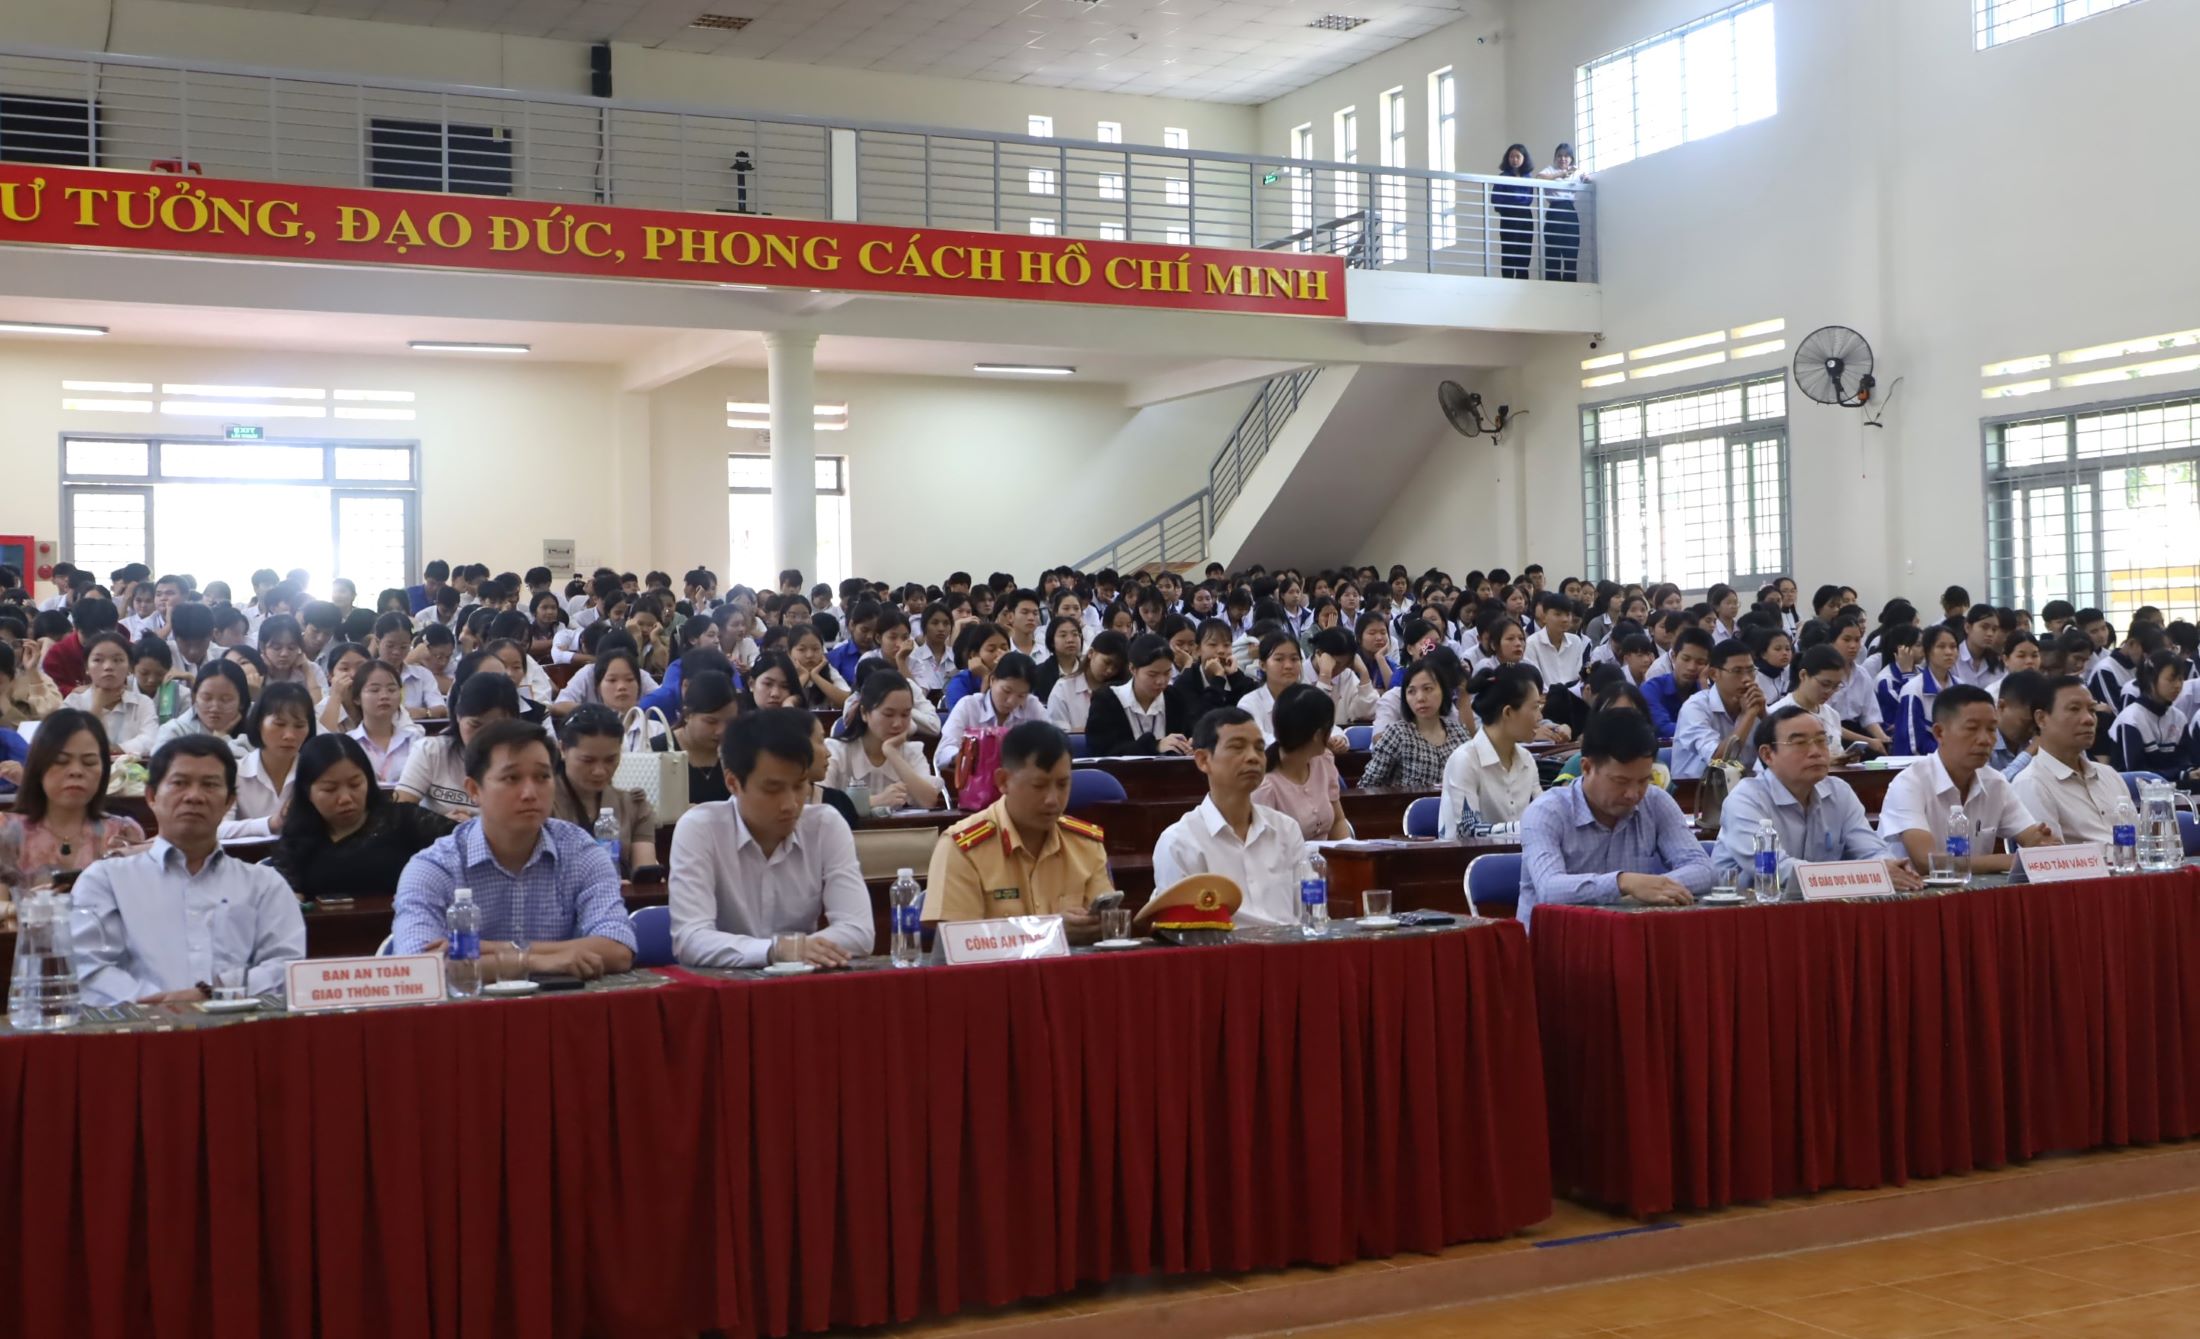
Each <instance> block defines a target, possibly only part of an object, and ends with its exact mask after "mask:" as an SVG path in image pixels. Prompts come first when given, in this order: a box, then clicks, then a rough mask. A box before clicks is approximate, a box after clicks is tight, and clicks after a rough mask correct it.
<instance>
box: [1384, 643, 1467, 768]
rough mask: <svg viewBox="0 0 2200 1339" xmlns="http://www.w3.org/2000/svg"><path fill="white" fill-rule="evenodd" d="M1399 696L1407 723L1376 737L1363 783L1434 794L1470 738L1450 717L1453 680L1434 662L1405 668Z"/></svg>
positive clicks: (1422, 662) (1453, 717)
mask: <svg viewBox="0 0 2200 1339" xmlns="http://www.w3.org/2000/svg"><path fill="white" fill-rule="evenodd" d="M1400 695H1401V697H1402V698H1403V699H1404V702H1405V708H1406V712H1407V716H1406V719H1404V720H1402V721H1399V722H1398V723H1396V724H1395V725H1392V726H1390V727H1388V728H1387V729H1385V730H1384V731H1383V732H1382V733H1381V734H1378V735H1376V736H1375V744H1374V752H1373V756H1372V757H1370V758H1369V759H1368V763H1367V770H1366V771H1365V772H1363V773H1361V775H1360V784H1361V785H1363V786H1403V787H1405V788H1406V789H1408V790H1435V789H1436V788H1438V787H1439V786H1441V785H1442V784H1443V781H1444V766H1445V764H1446V763H1448V762H1450V761H1451V756H1452V754H1453V753H1454V752H1456V751H1457V750H1458V748H1459V746H1460V745H1462V744H1465V743H1466V742H1467V739H1468V733H1467V727H1466V726H1464V725H1462V724H1460V723H1459V719H1458V718H1457V717H1456V716H1454V715H1453V714H1452V679H1451V677H1450V675H1449V674H1448V673H1447V672H1446V671H1445V670H1443V669H1441V668H1439V667H1438V665H1437V664H1436V662H1435V661H1433V660H1431V659H1421V660H1417V661H1415V662H1413V664H1412V665H1411V666H1409V667H1408V668H1407V670H1406V681H1405V683H1404V684H1403V685H1401V688H1400Z"/></svg>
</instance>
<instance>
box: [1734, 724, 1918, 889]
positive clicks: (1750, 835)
mask: <svg viewBox="0 0 2200 1339" xmlns="http://www.w3.org/2000/svg"><path fill="white" fill-rule="evenodd" d="M1752 742H1753V743H1755V744H1756V746H1757V766H1758V770H1757V774H1756V775H1754V776H1751V777H1747V778H1745V779H1744V780H1743V781H1742V782H1741V783H1740V784H1739V785H1737V786H1735V787H1734V789H1733V790H1732V791H1731V792H1730V793H1729V794H1728V795H1727V797H1726V806H1725V808H1724V809H1723V810H1722V811H1721V812H1720V815H1719V844H1718V848H1717V849H1716V850H1715V851H1713V852H1712V854H1711V863H1712V865H1713V866H1714V867H1716V868H1717V869H1718V870H1720V871H1721V872H1723V873H1738V872H1745V871H1748V870H1750V869H1752V868H1753V867H1754V861H1755V858H1756V853H1757V834H1758V832H1759V830H1760V829H1761V828H1762V827H1763V826H1764V825H1765V824H1766V823H1768V822H1769V823H1771V824H1772V826H1773V830H1774V831H1776V832H1778V833H1779V834H1780V874H1779V878H1780V886H1781V887H1782V888H1784V889H1788V890H1790V891H1792V890H1793V888H1794V884H1795V867H1796V865H1798V864H1807V863H1818V862H1823V861H1828V860H1878V859H1884V858H1885V856H1886V843H1885V842H1884V841H1883V840H1881V838H1880V836H1879V834H1878V833H1877V832H1875V831H1873V829H1872V825H1871V820H1870V819H1869V818H1866V817H1865V816H1864V802H1863V801H1862V800H1859V799H1858V798H1856V792H1855V791H1853V790H1851V789H1849V785H1848V783H1847V782H1845V781H1842V780H1840V779H1839V778H1837V777H1835V776H1833V775H1831V773H1832V771H1833V753H1832V751H1831V750H1830V749H1829V748H1828V747H1827V743H1826V727H1825V724H1824V722H1823V721H1821V720H1820V719H1819V717H1818V715H1817V714H1816V713H1815V712H1811V711H1807V710H1805V709H1804V708H1802V707H1792V706H1791V707H1782V708H1780V709H1779V710H1778V711H1775V712H1773V713H1772V715H1771V716H1769V717H1767V718H1766V720H1765V722H1764V724H1762V725H1760V726H1758V727H1757V734H1756V738H1755V739H1754V740H1753V741H1752ZM1887 870H1888V873H1889V874H1890V875H1891V876H1892V877H1893V879H1894V886H1895V888H1896V889H1897V890H1898V891H1901V892H1906V893H1907V892H1915V891H1917V890H1918V889H1920V888H1923V887H1924V886H1925V881H1924V880H1923V879H1922V878H1920V877H1918V873H1917V871H1916V870H1914V869H1912V868H1911V867H1910V862H1909V861H1907V860H1889V861H1887Z"/></svg>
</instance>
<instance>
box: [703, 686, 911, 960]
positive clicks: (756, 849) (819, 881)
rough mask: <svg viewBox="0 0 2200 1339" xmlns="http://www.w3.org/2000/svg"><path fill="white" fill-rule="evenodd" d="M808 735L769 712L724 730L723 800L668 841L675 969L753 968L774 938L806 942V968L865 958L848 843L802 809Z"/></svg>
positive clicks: (838, 826) (820, 814) (837, 823)
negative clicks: (791, 936) (796, 937)
mask: <svg viewBox="0 0 2200 1339" xmlns="http://www.w3.org/2000/svg"><path fill="white" fill-rule="evenodd" d="M815 723H816V721H815V718H814V717H812V716H811V715H810V714H809V713H808V712H806V711H800V710H794V709H789V708H771V709H767V710H762V711H755V712H751V713H749V714H747V715H744V716H742V717H740V718H739V719H738V720H736V721H734V722H733V724H732V725H731V726H730V727H728V728H727V729H726V731H725V741H724V746H723V749H722V761H723V764H724V768H725V773H726V787H727V790H728V792H729V794H730V795H731V798H730V799H727V800H723V801H718V802H715V803H710V804H698V805H696V806H695V807H693V808H691V809H689V810H688V812H687V813H686V814H684V815H682V816H681V819H680V822H679V825H678V826H677V827H676V828H674V830H673V834H672V858H671V862H670V886H669V893H670V901H671V908H672V941H673V951H674V952H675V953H676V954H677V955H678V957H679V960H680V962H681V963H682V964H683V965H685V966H688V967H763V966H765V965H767V964H768V963H769V961H770V957H771V949H772V937H773V936H774V935H781V934H803V935H807V936H808V937H809V938H808V940H807V947H806V950H805V952H806V956H807V961H809V962H810V963H812V964H814V965H816V966H819V967H842V966H846V965H847V963H848V962H849V961H850V960H852V959H854V958H858V957H862V956H865V955H867V954H869V953H870V951H871V946H872V940H873V928H872V922H871V899H870V895H869V894H868V893H867V892H866V891H865V890H864V885H863V870H862V867H861V866H860V865H859V864H858V863H857V860H856V846H855V837H854V835H853V834H852V833H850V832H849V831H848V825H847V823H846V822H844V821H843V820H842V819H841V817H840V816H839V815H838V814H836V813H834V812H832V811H831V810H830V809H828V808H827V807H826V806H824V805H822V804H813V803H810V802H809V800H810V795H811V784H812V783H811V781H810V772H811V767H812V764H813V762H814V761H815V757H816V751H815V747H814V744H813V739H814V735H813V730H814V726H815ZM821 919H822V920H824V921H825V922H826V924H825V928H823V929H822V930H821V929H820V928H819V925H818V922H819V921H820V920H821Z"/></svg>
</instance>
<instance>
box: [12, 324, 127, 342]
mask: <svg viewBox="0 0 2200 1339" xmlns="http://www.w3.org/2000/svg"><path fill="white" fill-rule="evenodd" d="M106 333H107V327H105V326H103V325H54V324H51V323H49V322H46V321H0V335H78V336H82V337H85V338H88V339H95V338H97V337H99V336H101V335H104V334H106Z"/></svg>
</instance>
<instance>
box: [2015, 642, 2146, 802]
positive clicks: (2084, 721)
mask: <svg viewBox="0 0 2200 1339" xmlns="http://www.w3.org/2000/svg"><path fill="white" fill-rule="evenodd" d="M2043 696H2044V697H2045V698H2046V700H2047V701H2048V702H2049V703H2050V705H2049V706H2047V707H2045V708H2039V707H2038V704H2037V703H2035V704H2034V706H2035V710H2034V711H2033V713H2032V721H2033V724H2034V725H2035V726H2037V727H2038V730H2039V733H2038V734H2037V735H2035V736H2034V739H2035V740H2037V741H2038V744H2039V749H2038V751H2037V752H2035V753H2034V754H2033V755H2032V761H2031V763H2030V764H2029V765H2027V766H2026V767H2025V769H2024V770H2023V771H2021V772H2019V773H2017V776H2016V779H2015V780H2013V781H2011V782H2010V783H2009V788H2010V790H2011V791H2013V792H2014V793H2015V794H2016V797H2017V800H2018V802H2019V803H2021V804H2022V805H2023V806H2024V807H2025V810H2026V811H2027V812H2029V813H2031V814H2032V815H2033V816H2034V817H2036V818H2038V819H2039V820H2040V821H2041V822H2043V823H2045V824H2046V825H2047V826H2048V827H2050V828H2052V829H2054V831H2055V836H2056V839H2057V840H2059V841H2063V842H2104V843H2105V842H2107V841H2109V840H2110V839H2111V837H2112V836H2113V831H2112V830H2113V828H2114V827H2115V821H2116V807H2117V806H2118V805H2120V804H2128V803H2130V800H2131V792H2130V791H2129V790H2128V789H2126V788H2125V786H2124V779H2123V778H2122V777H2120V776H2118V775H2116V772H2115V769H2113V768H2111V767H2110V766H2109V765H2108V764H2107V763H2104V762H2098V761H2095V760H2094V759H2092V758H2088V757H2087V756H2085V755H2086V750H2088V749H2090V748H2092V747H2093V737H2094V735H2095V733H2096V732H2097V731H2098V729H2099V720H2100V718H2099V717H2098V716H2097V715H2096V714H2095V713H2094V710H2093V694H2092V693H2091V692H2089V691H2088V690H2087V689H2086V686H2085V683H2084V681H2083V680H2081V679H2079V678H2078V677H2077V676H2075V675H2070V674H2063V675H2058V676H2057V677H2055V678H2053V679H2050V680H2048V681H2047V686H2046V689H2045V690H2044V692H2043Z"/></svg>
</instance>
